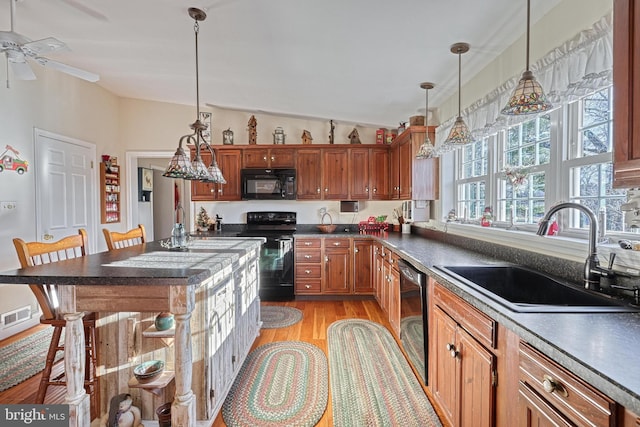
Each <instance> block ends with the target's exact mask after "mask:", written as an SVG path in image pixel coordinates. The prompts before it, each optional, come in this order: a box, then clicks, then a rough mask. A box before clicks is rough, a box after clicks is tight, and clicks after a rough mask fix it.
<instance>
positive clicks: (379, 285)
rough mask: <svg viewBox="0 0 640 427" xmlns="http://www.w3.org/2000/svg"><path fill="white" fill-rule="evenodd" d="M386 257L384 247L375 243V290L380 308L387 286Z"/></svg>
mask: <svg viewBox="0 0 640 427" xmlns="http://www.w3.org/2000/svg"><path fill="white" fill-rule="evenodd" d="M384 257H385V254H384V246H383V245H382V243H380V242H375V243H374V244H373V290H374V295H375V297H376V301H378V305H380V307H382V289H383V286H385V279H384Z"/></svg>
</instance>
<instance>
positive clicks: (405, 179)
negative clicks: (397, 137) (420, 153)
mask: <svg viewBox="0 0 640 427" xmlns="http://www.w3.org/2000/svg"><path fill="white" fill-rule="evenodd" d="M398 161H399V166H398V168H399V173H400V177H399V181H398V184H399V187H400V188H399V190H398V191H399V193H400V194H399V198H400V200H409V199H411V180H412V178H413V156H412V150H411V139H409V140H407V141H405V142H403V143H402V144H400V145H399V153H398Z"/></svg>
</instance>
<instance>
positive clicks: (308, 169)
mask: <svg viewBox="0 0 640 427" xmlns="http://www.w3.org/2000/svg"><path fill="white" fill-rule="evenodd" d="M297 165H298V167H297V171H296V173H297V178H296V182H297V193H298V195H297V198H298V199H299V200H314V199H315V200H320V199H321V198H322V155H321V151H320V150H319V149H309V150H307V149H301V150H298V161H297Z"/></svg>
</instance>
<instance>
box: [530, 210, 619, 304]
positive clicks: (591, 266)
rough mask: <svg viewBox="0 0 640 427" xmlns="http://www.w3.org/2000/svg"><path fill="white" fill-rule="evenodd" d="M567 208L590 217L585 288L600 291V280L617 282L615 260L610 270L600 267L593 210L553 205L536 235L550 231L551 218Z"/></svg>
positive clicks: (596, 227)
mask: <svg viewBox="0 0 640 427" xmlns="http://www.w3.org/2000/svg"><path fill="white" fill-rule="evenodd" d="M566 208H574V209H578V210H579V211H582V212H584V214H585V215H587V217H589V255H588V256H587V260H586V261H585V263H584V287H585V288H586V289H591V290H594V291H599V290H600V279H601V278H603V277H606V278H607V279H609V281H613V280H615V273H614V272H613V269H612V267H613V265H612V264H613V262H612V261H613V258H612V259H611V260H610V262H609V268H608V269H607V268H602V267H600V262H599V261H598V253H597V249H596V238H597V236H598V221H597V220H596V216H595V214H594V213H593V211H592V210H591V209H589V208H588V207H586V206H583V205H581V204H578V203H573V202H561V203H557V204H555V205H553V206H552V207H551V209H549V211H548V212H547V213H546V215H545V216H544V217H543V218H542V220H541V221H540V227H539V228H538V232H537V233H536V234H537V235H538V236H544V235H545V234H547V230H548V229H549V221H550V220H551V217H552V216H553V215H554V214H555V213H556V212H558V211H559V210H562V209H566Z"/></svg>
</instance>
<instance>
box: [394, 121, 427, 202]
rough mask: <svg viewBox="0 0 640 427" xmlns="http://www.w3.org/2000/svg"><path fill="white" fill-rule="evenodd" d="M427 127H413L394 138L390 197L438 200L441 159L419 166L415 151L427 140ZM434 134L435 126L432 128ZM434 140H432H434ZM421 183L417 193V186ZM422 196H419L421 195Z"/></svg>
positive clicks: (423, 162) (422, 162) (421, 163)
mask: <svg viewBox="0 0 640 427" xmlns="http://www.w3.org/2000/svg"><path fill="white" fill-rule="evenodd" d="M426 130H427V128H426V127H425V126H411V127H409V128H408V129H407V130H405V131H404V132H402V133H401V134H400V135H398V137H397V138H396V139H395V140H394V141H393V144H392V146H391V151H390V159H389V163H390V174H391V177H390V180H391V196H390V198H391V199H394V200H395V199H399V200H411V199H414V200H435V199H437V198H438V196H439V194H438V193H437V191H438V187H439V180H438V176H439V168H438V166H439V163H438V159H429V160H427V161H424V160H421V161H420V163H419V168H417V169H416V170H415V173H414V168H415V167H416V165H417V163H416V162H417V160H416V158H415V157H416V154H417V153H418V150H419V149H420V146H421V145H422V144H423V143H424V139H425V132H426ZM429 132H430V133H431V134H434V132H435V128H431V127H430V128H429ZM432 140H433V139H432ZM418 182H419V186H418V188H417V189H416V192H415V194H414V185H415V184H416V183H418ZM418 196H419V197H418Z"/></svg>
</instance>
